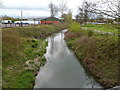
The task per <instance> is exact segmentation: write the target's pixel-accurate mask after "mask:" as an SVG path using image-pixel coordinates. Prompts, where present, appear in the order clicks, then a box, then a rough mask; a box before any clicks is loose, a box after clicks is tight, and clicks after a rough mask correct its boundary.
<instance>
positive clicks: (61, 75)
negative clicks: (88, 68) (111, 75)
mask: <svg viewBox="0 0 120 90" xmlns="http://www.w3.org/2000/svg"><path fill="white" fill-rule="evenodd" d="M65 31H66V30H64V31H62V32H60V33H58V34H54V35H52V36H50V37H49V38H48V39H47V41H48V47H47V52H46V54H45V57H46V59H47V63H46V64H45V66H44V67H43V68H41V69H40V71H39V73H38V75H37V77H36V80H35V86H34V88H96V87H97V88H100V87H101V86H100V85H99V84H98V83H96V82H95V81H94V79H93V78H92V77H91V76H90V75H88V74H86V72H85V70H84V69H83V67H82V66H81V64H80V63H79V61H78V60H77V58H76V56H75V55H74V54H73V52H72V51H71V50H69V49H68V47H67V46H66V43H65V41H64V32H65Z"/></svg>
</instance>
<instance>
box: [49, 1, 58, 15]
mask: <svg viewBox="0 0 120 90" xmlns="http://www.w3.org/2000/svg"><path fill="white" fill-rule="evenodd" d="M49 8H50V13H51V17H54V16H56V15H57V14H58V11H59V9H58V7H57V6H56V5H55V4H53V3H52V2H51V3H50V4H49Z"/></svg>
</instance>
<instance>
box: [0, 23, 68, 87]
mask: <svg viewBox="0 0 120 90" xmlns="http://www.w3.org/2000/svg"><path fill="white" fill-rule="evenodd" d="M68 26H69V25H68V24H67V23H62V24H55V25H40V26H31V27H13V28H4V29H3V30H2V45H3V47H2V53H3V55H2V63H3V67H2V70H3V71H2V76H3V80H2V87H3V88H32V87H33V83H34V80H35V75H36V74H37V72H38V70H39V67H40V66H43V65H44V64H45V62H46V60H45V58H44V56H43V55H44V53H45V52H46V46H47V42H46V41H45V38H46V37H47V36H48V35H50V34H52V33H56V32H58V31H60V30H62V29H64V28H67V27H68Z"/></svg>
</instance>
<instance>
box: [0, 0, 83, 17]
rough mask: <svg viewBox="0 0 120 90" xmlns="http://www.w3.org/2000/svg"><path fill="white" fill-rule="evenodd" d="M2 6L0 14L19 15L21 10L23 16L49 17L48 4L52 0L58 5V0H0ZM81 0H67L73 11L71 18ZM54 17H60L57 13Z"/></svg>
mask: <svg viewBox="0 0 120 90" xmlns="http://www.w3.org/2000/svg"><path fill="white" fill-rule="evenodd" d="M0 1H1V3H2V8H1V9H0V16H3V15H7V16H11V17H20V14H21V10H22V12H23V18H29V17H49V16H50V11H49V8H48V4H49V3H50V2H51V1H52V2H53V3H54V4H56V5H58V4H59V2H60V0H0ZM82 2H83V0H67V7H68V9H71V11H72V12H73V18H74V16H75V15H76V14H77V11H78V6H80V5H81V4H82ZM56 17H60V14H58V15H57V16H56Z"/></svg>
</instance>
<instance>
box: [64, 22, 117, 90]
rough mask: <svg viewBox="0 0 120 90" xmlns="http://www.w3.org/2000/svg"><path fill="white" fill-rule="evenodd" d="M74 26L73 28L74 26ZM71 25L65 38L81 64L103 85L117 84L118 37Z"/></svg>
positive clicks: (108, 86) (109, 86) (111, 85)
mask: <svg viewBox="0 0 120 90" xmlns="http://www.w3.org/2000/svg"><path fill="white" fill-rule="evenodd" d="M74 27H75V28H74ZM78 27H80V26H79V24H77V23H74V25H73V24H72V25H71V28H70V29H69V31H68V32H67V33H66V34H65V39H66V42H67V44H68V46H69V47H70V48H72V49H73V51H74V52H75V54H76V56H77V57H78V59H79V60H80V62H81V63H82V65H83V66H84V67H85V68H86V70H88V71H89V72H90V73H91V74H92V75H93V76H94V77H95V78H96V80H97V81H98V82H99V83H100V84H101V85H102V86H103V87H104V88H111V87H114V86H117V85H118V38H116V37H112V36H110V35H99V34H96V33H94V32H93V31H91V30H82V29H81V28H78Z"/></svg>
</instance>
